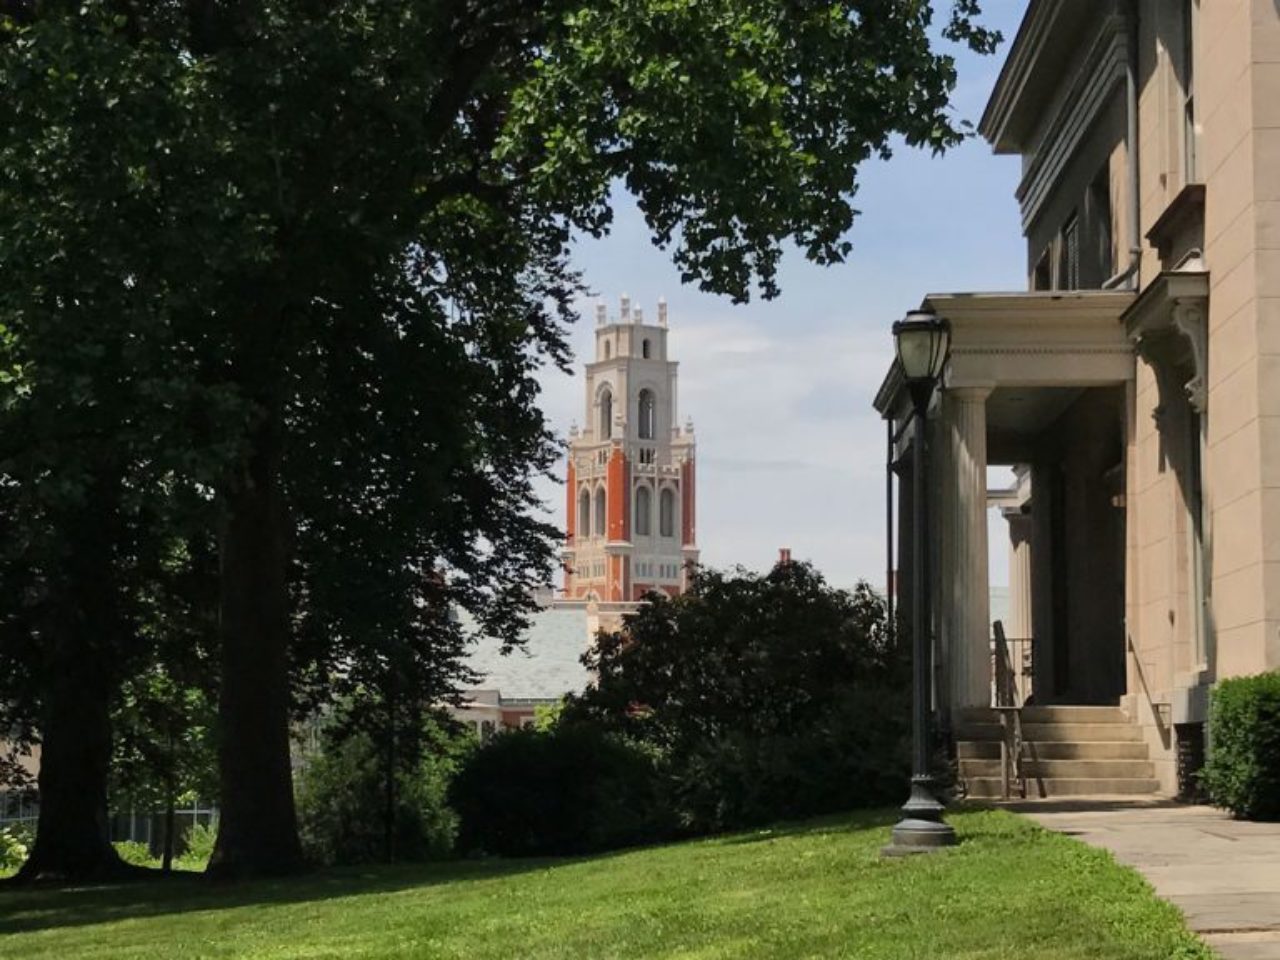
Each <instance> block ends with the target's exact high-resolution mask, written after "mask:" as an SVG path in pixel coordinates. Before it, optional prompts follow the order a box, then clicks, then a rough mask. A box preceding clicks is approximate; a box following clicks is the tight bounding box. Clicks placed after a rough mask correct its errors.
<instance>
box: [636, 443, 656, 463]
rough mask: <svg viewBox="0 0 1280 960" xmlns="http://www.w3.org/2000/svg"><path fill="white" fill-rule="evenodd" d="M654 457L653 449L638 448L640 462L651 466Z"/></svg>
mask: <svg viewBox="0 0 1280 960" xmlns="http://www.w3.org/2000/svg"><path fill="white" fill-rule="evenodd" d="M655 459H656V455H655V451H654V449H653V447H641V448H640V462H641V463H647V464H650V465H652V464H653V463H654V462H655Z"/></svg>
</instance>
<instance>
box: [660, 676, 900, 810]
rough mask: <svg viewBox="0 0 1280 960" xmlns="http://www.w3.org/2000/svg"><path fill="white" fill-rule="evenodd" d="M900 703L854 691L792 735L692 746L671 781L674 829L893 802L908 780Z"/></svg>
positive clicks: (891, 696)
mask: <svg viewBox="0 0 1280 960" xmlns="http://www.w3.org/2000/svg"><path fill="white" fill-rule="evenodd" d="M902 700H903V696H902V692H901V691H897V690H888V691H886V690H882V689H865V690H863V689H854V690H850V691H848V692H847V693H846V694H845V695H844V696H843V697H842V698H841V699H840V700H839V701H838V702H837V703H835V704H834V705H833V706H832V707H831V709H830V710H828V711H827V713H826V714H825V715H824V716H823V717H822V718H821V719H820V720H819V721H818V722H816V723H814V724H813V725H811V726H808V727H806V728H805V729H803V730H801V731H798V732H796V733H791V734H786V735H782V734H776V735H772V736H763V737H753V736H751V735H749V734H737V733H735V734H730V735H728V736H724V737H720V738H718V739H708V740H706V741H704V742H702V743H700V744H699V745H698V746H697V747H695V748H694V750H693V751H692V752H691V753H690V754H689V755H688V756H687V757H685V758H684V759H683V760H682V761H680V762H679V763H677V764H675V766H674V769H673V770H672V773H671V778H672V780H673V782H674V785H675V786H674V802H675V806H676V809H677V811H678V813H679V817H680V822H681V825H682V826H683V827H685V828H687V829H689V830H691V831H693V832H696V833H707V832H716V831H723V830H735V829H740V828H743V827H752V826H757V825H760V824H764V823H769V822H771V821H775V820H791V819H798V818H801V817H809V816H815V815H818V814H823V813H835V812H837V811H841V810H849V809H852V808H855V807H872V806H880V805H883V804H892V803H896V802H898V801H900V800H901V799H902V795H903V790H904V784H906V782H907V779H908V776H909V773H910V742H909V733H910V728H909V727H908V725H907V718H908V714H907V711H906V704H905V703H904V702H899V701H902Z"/></svg>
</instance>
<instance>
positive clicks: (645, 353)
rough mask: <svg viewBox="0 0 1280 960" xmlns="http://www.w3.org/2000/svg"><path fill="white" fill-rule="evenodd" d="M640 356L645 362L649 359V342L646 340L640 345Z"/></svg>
mask: <svg viewBox="0 0 1280 960" xmlns="http://www.w3.org/2000/svg"><path fill="white" fill-rule="evenodd" d="M640 355H641V356H642V357H644V358H645V359H646V360H648V359H649V341H648V340H645V341H644V343H642V344H640Z"/></svg>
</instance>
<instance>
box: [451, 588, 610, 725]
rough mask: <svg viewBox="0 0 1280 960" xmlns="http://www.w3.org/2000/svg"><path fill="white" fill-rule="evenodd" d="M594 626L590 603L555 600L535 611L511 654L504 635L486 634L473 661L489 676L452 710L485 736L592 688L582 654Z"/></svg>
mask: <svg viewBox="0 0 1280 960" xmlns="http://www.w3.org/2000/svg"><path fill="white" fill-rule="evenodd" d="M589 626H590V620H589V618H588V615H587V609H586V605H585V604H567V605H566V604H554V605H552V606H549V607H547V608H545V609H543V610H541V611H539V612H538V613H537V614H536V615H535V616H534V618H533V623H532V624H531V625H530V627H529V631H528V632H527V633H526V634H525V642H524V646H523V647H522V648H517V649H515V650H513V651H511V652H510V653H508V654H506V655H505V656H504V655H503V653H502V643H501V641H499V640H496V639H493V638H490V637H482V638H481V639H480V640H479V641H478V642H477V644H476V646H475V648H474V650H473V652H472V654H471V657H470V660H469V665H470V667H471V669H473V670H474V671H476V673H478V674H481V676H482V677H483V679H482V680H481V682H480V685H479V686H477V687H475V688H474V689H472V690H469V691H467V693H466V700H465V702H464V704H463V705H462V706H461V707H456V708H453V709H452V710H451V713H452V714H453V716H454V717H456V718H457V719H459V720H461V721H462V722H463V723H465V724H467V725H468V726H470V727H472V729H474V730H475V732H476V733H477V734H479V735H480V736H481V737H482V738H483V737H487V736H489V735H491V734H493V733H494V732H496V731H498V730H501V729H510V728H514V727H523V726H528V725H530V724H532V723H533V721H534V714H535V712H536V710H537V709H538V708H539V707H551V706H554V705H555V704H557V703H559V702H560V700H562V699H563V698H564V696H565V694H568V693H581V692H582V690H583V689H585V688H586V685H587V680H588V675H587V668H586V667H585V666H583V665H582V655H583V654H584V653H586V651H587V645H588V644H589V643H590V640H591V637H592V636H594V633H593V632H591V631H590V630H589Z"/></svg>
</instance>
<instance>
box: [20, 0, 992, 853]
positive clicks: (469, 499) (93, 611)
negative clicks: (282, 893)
mask: <svg viewBox="0 0 1280 960" xmlns="http://www.w3.org/2000/svg"><path fill="white" fill-rule="evenodd" d="M978 12H979V11H978V9H977V4H976V3H975V2H974V0H955V2H954V3H953V4H952V6H951V18H950V20H949V21H948V23H947V24H946V25H944V26H943V28H942V33H943V34H944V35H946V36H948V37H950V38H951V39H955V40H958V41H961V42H964V43H967V44H969V45H970V46H971V47H973V48H975V49H978V50H982V51H987V50H990V49H991V48H992V46H993V45H994V42H995V40H996V39H997V38H996V37H995V36H994V35H992V34H990V33H988V32H987V31H985V30H984V29H983V28H982V27H981V26H980V25H978V24H977V23H976V21H975V17H976V15H977V14H978ZM933 17H934V8H933V4H931V3H929V2H926V0H920V2H901V0H843V2H836V3H832V2H823V3H817V2H808V0H787V2H779V0H599V2H590V3H587V2H582V0H579V2H566V0H546V2H534V3H530V2H526V0H398V2H386V0H376V2H375V0H343V2H338V3H327V2H326V3H317V2H316V0H180V2H179V0H160V2H153V3H145V4H143V3H136V2H132V0H75V2H70V0H0V89H3V90H4V92H5V95H4V97H3V98H0V331H2V332H3V336H2V337H0V372H2V375H0V420H2V421H3V422H2V423H0V426H2V427H3V429H0V435H3V436H5V438H6V441H5V445H4V447H5V449H4V450H3V451H0V477H3V481H4V482H3V484H2V485H0V488H2V489H0V494H2V496H3V521H4V523H5V524H6V530H5V533H6V545H7V546H6V553H5V556H4V561H5V566H6V569H5V570H4V571H2V572H0V576H3V577H5V578H6V579H9V578H16V579H17V580H19V581H23V583H22V589H21V590H19V591H17V592H16V593H13V594H7V595H6V598H5V600H4V601H3V603H4V604H5V605H6V610H5V611H4V613H5V619H4V623H5V630H4V631H3V633H0V637H2V638H3V644H4V649H3V650H2V651H0V659H3V660H4V661H5V662H6V663H9V662H12V663H13V664H14V665H15V667H16V670H15V673H14V676H15V677H18V678H21V681H20V682H21V683H23V684H25V685H26V686H25V687H24V691H23V694H22V696H20V697H15V698H14V699H15V702H17V701H21V702H24V703H28V704H30V706H31V709H30V710H28V711H27V716H26V718H25V719H26V720H27V721H28V726H29V727H30V728H31V729H33V730H35V731H36V732H38V735H39V736H40V738H41V740H42V742H43V756H44V766H43V769H42V774H41V791H42V798H43V800H44V803H43V805H42V814H41V815H42V823H41V828H40V833H41V836H42V837H48V836H49V835H51V833H52V832H58V833H59V834H63V835H65V836H67V837H71V836H73V835H74V836H75V837H76V839H75V840H74V841H71V840H69V841H67V843H65V844H62V845H61V846H58V847H57V848H56V849H55V848H54V847H48V849H47V850H46V849H45V848H42V847H41V844H40V842H38V843H37V847H36V852H35V854H33V860H36V861H39V862H38V863H37V864H36V866H35V867H33V872H41V871H44V872H49V873H61V874H68V873H71V874H89V873H93V872H95V871H100V870H101V869H102V868H103V866H104V864H107V865H109V860H110V853H109V848H107V847H106V846H105V842H104V839H103V837H104V835H103V833H102V824H101V819H102V818H101V813H100V812H101V809H102V807H103V805H104V804H103V801H102V797H103V794H104V789H105V787H104V786H103V784H104V783H105V778H106V768H107V765H108V759H109V756H110V743H111V736H110V726H109V718H108V713H109V708H110V704H111V702H112V700H113V698H115V697H116V696H117V695H118V691H119V688H120V683H121V682H122V680H123V678H124V676H125V675H127V674H128V673H129V672H130V671H132V670H134V669H137V668H136V666H135V665H136V664H137V663H139V662H142V663H145V662H147V661H148V659H149V658H150V657H151V656H152V654H151V652H150V647H149V646H148V644H147V643H146V642H145V641H146V636H145V634H144V632H143V631H142V630H141V628H140V622H139V620H138V618H137V616H135V614H134V603H135V601H136V598H137V597H138V596H139V594H140V592H144V591H145V585H144V583H143V581H145V576H144V575H143V574H144V573H145V571H146V570H147V569H148V563H149V561H148V560H147V558H148V557H150V556H153V555H163V552H164V551H163V550H162V549H160V545H162V544H164V543H167V542H171V541H172V540H173V538H174V536H175V531H176V532H177V533H176V535H177V536H178V537H179V538H180V537H181V536H182V535H183V531H184V530H186V529H187V528H188V526H189V523H190V522H191V521H192V520H193V519H194V520H195V522H197V525H201V524H202V525H203V529H205V531H206V532H208V533H209V534H210V535H212V536H214V537H216V540H217V545H218V546H217V550H218V570H219V575H218V576H219V601H218V603H219V609H218V618H217V622H218V624H219V636H218V637H217V643H216V646H217V650H218V655H217V658H216V659H215V660H213V661H212V662H213V663H214V664H215V665H216V671H217V674H218V676H217V689H218V724H217V727H218V738H219V743H220V745H221V750H220V788H219V789H220V798H219V799H220V802H221V805H222V810H223V816H222V820H221V829H220V833H219V837H218V844H217V849H216V850H215V853H214V856H213V860H212V864H211V868H210V869H211V870H212V871H215V872H221V873H223V874H236V875H238V874H244V873H253V872H273V871H281V870H288V869H293V868H295V867H296V866H297V865H298V863H299V862H300V856H301V854H300V847H299V844H298V841H297V828H296V815H295V813H294V809H293V796H292V789H291V773H290V763H289V740H288V723H289V718H290V711H291V707H292V706H294V705H296V704H297V703H298V702H300V700H305V699H306V696H308V695H312V694H315V691H316V690H317V688H318V689H319V690H320V691H321V692H323V690H324V688H325V685H326V683H327V682H328V680H327V678H328V677H330V676H331V675H332V673H333V670H334V668H335V666H336V665H337V664H339V663H359V664H372V667H371V671H372V674H376V673H377V671H378V669H379V667H378V665H379V664H382V667H383V668H385V666H386V664H387V662H388V661H387V659H386V658H387V656H388V648H387V645H386V644H387V641H386V639H385V638H386V637H388V636H398V637H401V638H402V639H404V640H405V642H404V643H401V644H400V645H399V646H397V647H396V649H397V650H399V651H400V652H401V653H402V654H404V655H405V656H407V657H408V662H410V663H412V664H414V668H413V671H412V672H411V673H410V674H409V675H411V676H415V677H416V676H436V677H437V678H440V679H441V680H442V685H444V686H447V685H448V682H449V678H450V677H454V676H456V671H455V670H454V668H453V667H452V666H450V665H451V664H454V663H456V657H455V656H454V654H455V653H456V645H454V644H453V642H452V641H451V640H449V639H448V634H447V631H446V633H444V634H441V633H440V629H443V628H440V627H439V625H440V624H441V623H442V621H441V620H440V618H439V617H438V616H435V615H430V614H424V613H423V610H424V609H427V608H431V607H432V606H433V605H439V604H446V603H459V604H461V605H463V606H465V607H467V608H469V609H471V610H472V611H473V612H474V613H475V614H476V615H477V618H478V619H479V621H480V622H481V623H482V624H484V626H485V627H486V628H488V629H490V630H494V631H500V632H502V633H504V635H506V634H511V633H514V632H516V631H517V630H518V627H519V625H520V623H521V621H522V618H523V616H524V614H525V613H526V612H527V610H528V604H529V601H528V599H527V588H528V587H529V586H531V585H532V584H534V583H536V582H538V581H541V580H545V579H546V578H547V577H548V576H549V574H550V571H551V568H552V566H553V560H554V552H553V551H554V547H555V540H556V531H555V530H554V529H552V528H550V527H548V526H546V525H544V524H541V523H538V522H536V521H535V520H533V519H531V512H530V508H531V507H532V505H533V504H534V494H533V491H532V485H531V479H532V478H533V477H534V476H536V475H537V474H538V473H540V472H541V471H543V470H545V469H546V468H547V467H548V466H549V465H550V464H551V463H552V462H553V460H554V458H555V456H556V453H557V450H556V447H555V444H554V438H553V436H552V435H551V433H550V432H549V431H548V429H547V427H546V425H545V423H544V422H543V420H542V417H541V415H540V413H539V412H538V411H537V409H536V398H537V386H536V381H535V379H534V378H535V375H536V373H537V371H538V370H539V369H540V368H541V367H543V366H545V365H546V364H553V365H555V364H559V365H563V364H565V363H566V361H567V354H566V351H565V346H564V340H563V328H564V325H565V324H566V323H567V322H568V321H569V320H570V319H571V307H572V302H573V300H574V298H575V296H576V295H577V294H579V293H580V292H581V290H582V287H581V283H580V280H579V278H578V276H577V275H576V274H575V273H574V271H573V269H572V265H571V260H570V250H571V244H570V240H571V237H572V236H573V235H574V233H575V232H580V233H585V234H588V235H592V234H599V233H602V232H604V231H606V230H607V229H608V226H609V222H610V206H609V204H610V199H609V198H610V189H611V187H612V186H613V185H614V184H615V183H617V182H621V183H622V184H624V185H625V186H626V188H627V189H629V190H630V191H631V192H632V193H633V194H634V195H635V196H636V198H637V199H638V202H639V204H640V208H641V210H642V211H643V213H644V216H645V218H646V220H647V222H648V224H649V226H650V228H651V231H652V234H653V237H654V240H655V242H656V243H658V244H659V245H661V246H663V247H664V248H667V249H669V251H670V252H671V255H672V257H673V258H674V259H675V261H676V263H677V264H679V266H680V268H681V270H682V273H683V275H684V278H685V279H686V281H688V282H691V283H696V284H698V285H700V286H701V287H702V288H704V289H707V290H712V291H716V292H719V293H723V294H726V295H728V296H730V297H732V298H734V299H736V300H745V299H747V298H749V297H750V296H752V295H753V293H754V292H756V291H758V292H759V293H760V294H761V295H763V296H766V297H768V296H773V295H775V294H776V293H777V292H778V290H777V282H776V276H777V266H778V261H779V257H780V253H781V250H782V249H783V246H784V244H785V243H787V242H789V241H794V242H796V243H798V244H799V246H800V247H801V249H802V250H803V251H804V253H805V255H806V256H808V257H809V258H811V259H813V260H815V261H817V262H820V263H830V262H834V261H837V260H839V259H841V258H842V257H844V256H845V255H846V254H847V253H848V251H849V241H848V239H847V236H846V234H847V231H848V229H849V227H850V225H851V224H852V222H853V218H854V213H855V211H854V207H853V198H854V194H855V193H856V189H857V168H858V165H859V164H860V163H861V162H862V161H864V160H866V159H867V158H869V157H873V156H885V155H887V154H888V153H889V151H890V149H891V144H892V143H893V138H894V137H896V136H900V137H902V138H903V139H904V140H905V142H906V143H908V144H910V145H913V146H921V147H925V148H928V149H933V150H944V149H946V148H948V147H950V146H953V145H954V144H956V143H958V142H959V141H960V139H961V138H962V136H963V135H964V132H963V130H962V128H961V126H960V125H959V124H958V122H957V121H956V119H955V118H954V117H953V116H952V115H951V113H950V111H949V109H948V96H949V94H950V91H951V89H952V86H953V85H954V82H955V67H954V63H953V61H952V59H951V58H950V57H949V56H948V55H946V54H945V53H942V52H940V51H939V50H938V49H936V48H935V43H934V40H933V38H932V37H931V27H932V20H933ZM122 560H123V561H125V562H122ZM24 571H25V572H24ZM134 571H137V572H138V573H137V575H135V573H134ZM24 578H25V580H24ZM55 596H56V597H57V600H56V602H51V603H45V604H44V605H43V606H41V605H40V604H35V605H33V600H34V598H39V597H48V598H52V597H55ZM41 610H54V611H56V612H57V614H58V616H56V617H52V618H48V617H44V618H42V617H41V616H40V615H39V613H40V611H41ZM90 624H92V625H93V626H92V627H91V626H90ZM433 624H435V625H436V626H432V625H433ZM442 636H443V639H442V640H439V642H436V640H433V638H440V637H442ZM135 658H136V659H135ZM33 664H36V665H37V666H39V665H43V666H40V667H39V669H37V668H36V667H33V666H32V665H33ZM92 664H96V665H97V666H98V667H101V668H102V669H96V668H92V667H91V666H90V665H92ZM442 664H443V667H442V666H441V665H442ZM71 667H78V668H79V669H70V668H71ZM108 667H109V669H108ZM86 692H88V693H90V694H92V695H91V696H86V695H85V694H86ZM5 695H6V696H8V693H7V692H6V694H5ZM67 704H76V705H77V706H76V708H75V709H73V710H66V709H64V708H65V706H66V705H67ZM60 705H61V706H60ZM55 718H56V719H57V720H58V722H57V723H54V722H53V721H54V719H55ZM63 757H65V758H68V759H67V760H65V761H64V760H62V759H60V758H63ZM60 771H61V772H60ZM60 797H63V798H68V799H67V802H66V803H63V802H62V801H61V800H59V799H58V798H60ZM46 846H47V845H46Z"/></svg>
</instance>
